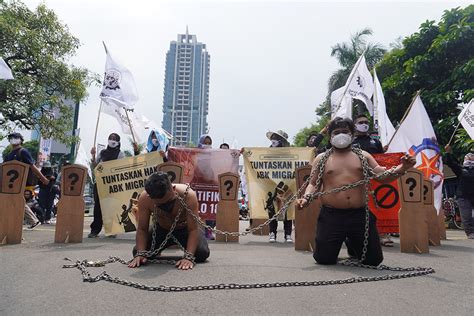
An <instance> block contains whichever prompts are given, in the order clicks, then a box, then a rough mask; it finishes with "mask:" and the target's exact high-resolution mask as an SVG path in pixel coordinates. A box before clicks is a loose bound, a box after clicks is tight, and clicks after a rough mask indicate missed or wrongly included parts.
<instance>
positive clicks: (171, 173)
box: [158, 162, 184, 183]
mask: <svg viewBox="0 0 474 316" xmlns="http://www.w3.org/2000/svg"><path fill="white" fill-rule="evenodd" d="M183 170H184V166H183V165H181V164H179V163H174V162H165V163H162V164H159V165H158V171H163V172H166V173H167V174H168V177H169V179H170V181H171V183H183Z"/></svg>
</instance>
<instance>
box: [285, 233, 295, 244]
mask: <svg viewBox="0 0 474 316" xmlns="http://www.w3.org/2000/svg"><path fill="white" fill-rule="evenodd" d="M285 242H288V243H292V242H293V239H291V235H285Z"/></svg>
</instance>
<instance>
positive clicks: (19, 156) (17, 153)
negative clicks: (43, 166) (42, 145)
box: [4, 133, 49, 229]
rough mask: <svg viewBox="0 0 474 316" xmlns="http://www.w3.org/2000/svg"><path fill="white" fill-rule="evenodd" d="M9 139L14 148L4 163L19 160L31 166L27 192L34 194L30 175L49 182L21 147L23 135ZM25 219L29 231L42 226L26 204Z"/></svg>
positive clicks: (13, 134)
mask: <svg viewBox="0 0 474 316" xmlns="http://www.w3.org/2000/svg"><path fill="white" fill-rule="evenodd" d="M7 138H8V141H9V142H10V144H11V146H12V151H11V152H10V153H9V154H8V155H7V157H6V158H5V161H4V162H7V161H12V160H17V161H20V162H23V163H26V164H27V165H29V166H30V168H29V171H28V179H27V182H26V188H25V190H30V191H31V192H33V190H34V185H31V184H30V183H28V181H29V180H30V173H33V174H34V175H35V176H36V177H38V179H39V180H40V181H41V182H42V183H43V184H44V185H48V184H49V180H48V179H47V178H46V177H45V176H44V175H43V174H42V173H41V171H40V170H39V169H38V167H36V166H35V163H34V160H33V158H32V157H31V154H30V152H29V151H28V149H26V148H23V147H22V146H21V145H22V144H23V135H21V134H20V133H12V134H10V135H8V136H7ZM25 219H26V222H27V223H29V226H28V228H29V229H33V228H35V227H36V226H38V225H41V222H40V221H39V219H38V218H37V217H36V216H35V214H34V213H33V212H32V211H31V209H30V208H29V207H28V205H26V204H25Z"/></svg>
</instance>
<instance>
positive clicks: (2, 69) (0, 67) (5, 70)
mask: <svg viewBox="0 0 474 316" xmlns="http://www.w3.org/2000/svg"><path fill="white" fill-rule="evenodd" d="M0 79H4V80H12V79H14V78H13V74H12V70H11V69H10V67H8V65H7V63H6V62H5V61H4V60H3V58H1V57H0Z"/></svg>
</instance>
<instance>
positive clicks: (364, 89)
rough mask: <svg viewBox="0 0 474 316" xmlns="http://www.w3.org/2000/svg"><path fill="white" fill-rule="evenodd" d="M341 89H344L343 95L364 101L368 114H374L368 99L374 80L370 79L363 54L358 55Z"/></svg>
mask: <svg viewBox="0 0 474 316" xmlns="http://www.w3.org/2000/svg"><path fill="white" fill-rule="evenodd" d="M336 91H337V90H336ZM343 91H346V93H345V95H344V97H345V96H347V95H349V96H351V97H352V98H353V99H359V100H361V101H362V102H364V103H365V106H366V107H367V110H369V113H370V115H373V114H374V109H373V105H372V101H370V98H371V97H372V95H373V94H374V82H373V81H372V76H371V75H370V72H369V69H368V68H367V64H366V62H365V57H364V55H361V56H360V57H359V60H358V61H357V63H356V64H355V65H354V68H352V71H351V74H350V75H349V78H348V79H347V82H346V84H345V85H344V90H343ZM341 101H342V100H341V99H339V100H337V104H339V103H340V102H341Z"/></svg>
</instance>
